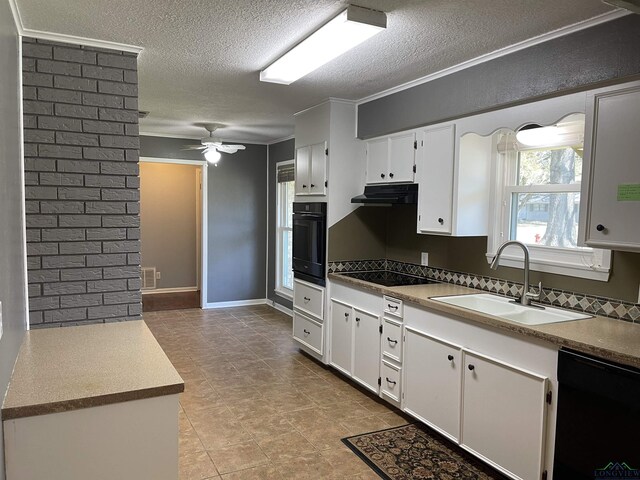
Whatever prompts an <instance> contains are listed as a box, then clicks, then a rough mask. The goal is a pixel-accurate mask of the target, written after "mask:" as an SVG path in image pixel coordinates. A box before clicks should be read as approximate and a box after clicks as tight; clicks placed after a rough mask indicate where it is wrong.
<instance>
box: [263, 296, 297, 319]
mask: <svg viewBox="0 0 640 480" xmlns="http://www.w3.org/2000/svg"><path fill="white" fill-rule="evenodd" d="M268 304H269V305H271V306H272V307H273V308H275V309H276V310H278V311H280V312H282V313H284V314H286V315H289V316H290V317H293V310H291V309H290V308H287V307H283V306H282V305H280V304H279V303H278V302H274V301H273V300H270V301H269V302H268Z"/></svg>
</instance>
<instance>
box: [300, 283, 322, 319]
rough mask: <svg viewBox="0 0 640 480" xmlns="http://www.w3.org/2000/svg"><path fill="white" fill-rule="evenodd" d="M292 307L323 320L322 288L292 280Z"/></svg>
mask: <svg viewBox="0 0 640 480" xmlns="http://www.w3.org/2000/svg"><path fill="white" fill-rule="evenodd" d="M293 307H294V308H295V309H297V310H300V311H302V312H304V313H306V314H307V315H310V316H312V317H316V318H317V319H318V320H323V319H324V288H323V287H318V286H316V285H312V284H310V283H303V282H301V281H300V280H294V282H293Z"/></svg>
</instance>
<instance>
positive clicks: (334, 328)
mask: <svg viewBox="0 0 640 480" xmlns="http://www.w3.org/2000/svg"><path fill="white" fill-rule="evenodd" d="M351 310H352V308H351V305H347V304H346V303H342V302H339V301H336V300H331V350H330V355H329V364H330V365H331V366H333V367H335V368H337V369H338V370H340V371H341V372H342V373H344V374H346V375H349V376H351V368H352V357H353V347H352V338H353V321H352V312H351Z"/></svg>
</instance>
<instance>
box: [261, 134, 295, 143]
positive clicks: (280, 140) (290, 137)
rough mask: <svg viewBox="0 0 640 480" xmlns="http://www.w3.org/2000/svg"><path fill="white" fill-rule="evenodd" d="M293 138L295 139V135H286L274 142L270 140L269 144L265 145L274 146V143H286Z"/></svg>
mask: <svg viewBox="0 0 640 480" xmlns="http://www.w3.org/2000/svg"><path fill="white" fill-rule="evenodd" d="M294 138H295V135H287V136H286V137H282V138H276V139H275V140H271V141H269V143H267V145H268V146H271V145H275V144H276V143H281V142H286V141H287V140H293V139H294Z"/></svg>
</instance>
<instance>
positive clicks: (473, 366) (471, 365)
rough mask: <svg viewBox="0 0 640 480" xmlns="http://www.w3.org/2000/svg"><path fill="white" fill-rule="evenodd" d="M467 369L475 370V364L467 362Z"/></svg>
mask: <svg viewBox="0 0 640 480" xmlns="http://www.w3.org/2000/svg"><path fill="white" fill-rule="evenodd" d="M467 368H468V369H469V370H471V371H474V370H475V368H476V367H475V365H473V364H469V366H468V367H467Z"/></svg>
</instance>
